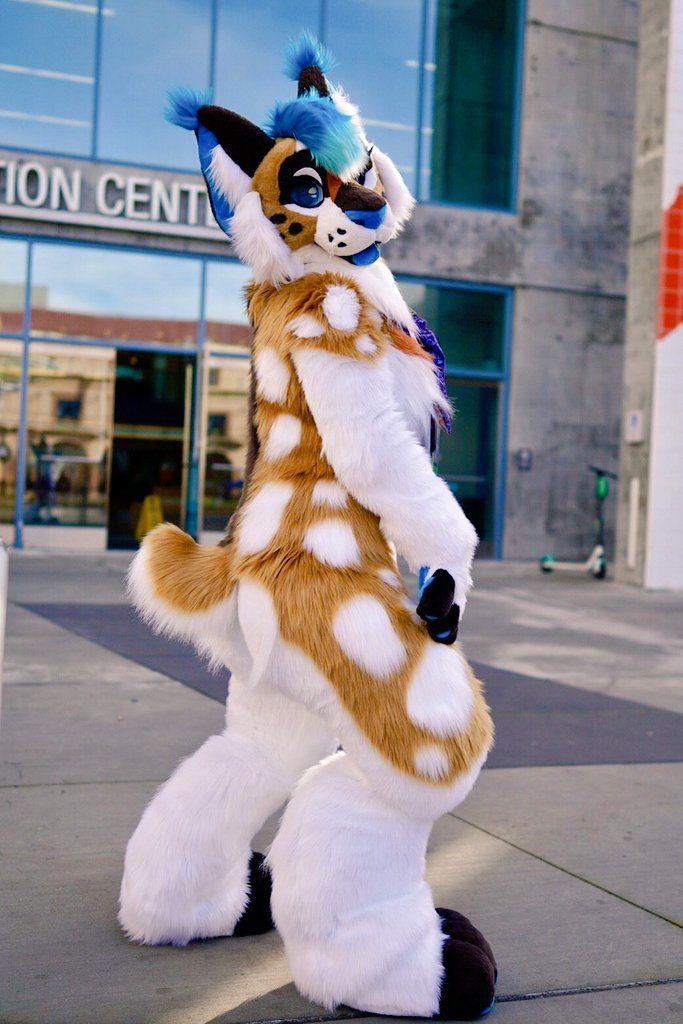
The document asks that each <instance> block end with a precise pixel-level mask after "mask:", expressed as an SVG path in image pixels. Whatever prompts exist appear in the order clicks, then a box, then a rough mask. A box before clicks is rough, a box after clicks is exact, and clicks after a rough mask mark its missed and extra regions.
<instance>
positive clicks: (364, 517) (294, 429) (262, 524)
mask: <svg viewBox="0 0 683 1024" xmlns="http://www.w3.org/2000/svg"><path fill="white" fill-rule="evenodd" d="M249 311H250V317H251V320H252V324H253V327H254V332H255V336H254V348H253V366H254V372H255V409H254V418H255V434H256V441H257V455H256V459H255V462H254V465H253V470H252V473H251V476H250V479H249V481H248V484H247V491H246V495H245V500H244V502H243V504H242V506H241V508H240V510H239V512H238V513H237V516H236V522H235V523H234V524H233V530H232V531H231V532H232V539H231V548H232V549H233V550H232V566H231V568H232V574H233V578H234V579H236V580H237V581H250V582H253V583H256V584H258V585H259V586H261V587H262V588H264V589H265V590H266V591H267V593H268V594H269V596H270V599H271V600H272V602H273V605H274V608H275V612H276V616H277V623H278V629H279V633H280V636H281V638H282V640H283V641H284V642H285V643H286V644H288V645H293V646H294V647H295V648H297V649H298V650H300V651H302V652H303V653H304V654H305V655H306V656H307V657H308V658H309V659H310V660H311V661H312V662H313V663H314V664H315V666H316V668H317V670H318V671H319V672H320V673H321V675H322V677H323V678H324V679H325V680H327V681H329V684H330V686H331V687H332V688H333V690H334V691H335V693H336V695H337V698H338V699H339V701H340V702H341V705H342V707H343V708H344V711H345V712H346V713H347V714H348V715H349V716H350V718H351V719H352V720H353V722H354V723H355V726H356V727H357V728H358V729H359V730H361V732H362V734H363V736H364V737H365V739H366V740H368V741H369V742H370V744H371V745H372V746H373V747H374V748H375V749H376V750H377V751H378V752H379V753H381V755H382V756H383V757H384V758H385V759H386V760H388V761H389V762H390V763H391V764H392V765H393V766H394V767H395V768H397V769H399V770H400V771H401V772H404V773H407V774H409V775H411V776H413V777H415V778H417V779H420V780H421V781H429V782H431V783H441V784H444V783H451V782H452V781H453V780H454V779H455V778H456V777H457V776H459V775H460V774H462V773H464V772H466V771H467V770H468V769H469V768H470V767H471V766H472V765H473V764H474V763H475V762H478V761H479V760H480V759H481V758H482V757H483V756H484V755H485V753H486V751H487V750H488V748H489V747H490V744H491V738H492V727H491V722H490V718H489V714H488V709H487V707H486V704H485V702H484V700H483V697H482V693H481V687H480V684H479V683H478V681H477V680H476V679H475V677H474V676H473V674H472V672H471V670H470V669H469V666H467V663H466V662H465V660H464V658H463V656H462V653H461V651H460V649H459V648H458V647H457V646H455V647H442V646H440V645H437V644H434V643H433V642H432V641H431V640H430V638H429V636H428V634H427V631H426V628H425V626H424V624H423V623H422V622H421V621H420V620H419V619H418V618H417V616H416V615H415V609H414V603H412V602H411V601H410V599H409V597H408V594H407V592H406V590H405V587H404V585H403V582H402V580H401V577H400V574H399V572H398V567H397V564H396V558H395V554H394V551H393V548H392V546H391V545H390V544H389V543H388V542H387V540H386V538H385V537H384V535H383V533H382V529H381V526H380V520H379V518H378V517H377V516H376V515H375V514H374V513H373V512H372V511H370V510H369V509H367V508H365V507H363V505H361V504H360V503H359V502H358V501H356V500H355V499H354V498H353V497H352V496H351V495H350V494H349V493H348V492H347V491H346V490H345V489H344V488H343V487H342V486H341V484H340V483H339V481H338V480H337V479H336V477H335V474H334V472H333V470H332V468H331V466H330V465H329V463H328V461H327V459H326V458H325V454H324V451H323V445H322V441H321V437H320V435H319V433H318V430H317V428H316V424H315V421H314V418H313V415H312V413H311V411H310V408H309V405H308V403H307V401H306V397H305V394H304V391H303V388H302V385H301V383H300V382H299V379H298V377H297V373H296V369H295V365H294V361H293V356H294V354H295V353H296V352H300V351H301V350H302V348H308V347H309V346H312V347H324V348H325V350H326V351H330V352H333V353H335V354H336V355H337V356H339V357H341V358H344V359H349V360H355V361H359V362H361V363H363V362H365V363H373V362H374V361H376V360H380V359H383V358H386V357H387V356H389V355H391V352H392V349H393V348H394V347H395V340H392V333H391V330H390V329H389V325H388V324H387V322H386V320H385V319H384V318H383V317H382V316H381V315H379V314H378V313H377V311H376V310H374V309H373V308H372V307H371V306H370V304H369V303H368V302H367V300H366V299H365V298H364V296H363V294H362V293H361V292H360V291H359V289H358V288H357V287H356V286H355V284H354V283H353V282H352V281H350V280H349V279H345V278H343V277H340V276H338V275H332V274H317V275H310V276H308V277H306V278H304V279H302V280H299V281H297V282H294V283H293V284H291V285H287V286H284V287H281V288H279V289H275V288H274V287H272V286H270V285H259V286H252V288H251V289H250V293H249ZM415 358H418V357H417V356H415ZM444 687H446V688H448V687H450V692H444V689H443V688H444ZM456 691H458V692H456ZM342 741H343V737H342Z"/></svg>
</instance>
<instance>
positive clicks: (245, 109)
mask: <svg viewBox="0 0 683 1024" xmlns="http://www.w3.org/2000/svg"><path fill="white" fill-rule="evenodd" d="M305 28H307V29H309V30H310V31H312V32H314V33H315V34H316V35H318V34H319V31H320V0H260V2H258V3H254V0H219V4H218V26H217V33H216V89H215V92H216V102H217V103H220V104H221V106H224V107H229V108H230V109H231V110H236V111H237V113H238V114H242V116H243V117H248V118H249V119H250V120H251V121H255V122H256V123H257V124H262V123H263V121H264V119H265V117H266V114H267V113H268V111H269V110H270V108H271V107H272V105H273V103H274V102H275V100H278V99H289V98H291V99H293V98H294V97H295V96H296V85H295V84H294V82H288V81H287V79H286V78H285V76H284V75H283V73H282V58H283V52H284V48H285V45H286V43H287V40H288V39H294V38H296V37H297V36H298V35H299V33H300V32H301V31H302V29H305Z"/></svg>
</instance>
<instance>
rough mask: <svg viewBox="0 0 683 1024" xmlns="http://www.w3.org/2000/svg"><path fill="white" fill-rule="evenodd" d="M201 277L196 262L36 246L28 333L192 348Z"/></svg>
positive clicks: (83, 249) (89, 249)
mask: <svg viewBox="0 0 683 1024" xmlns="http://www.w3.org/2000/svg"><path fill="white" fill-rule="evenodd" d="M199 278H200V263H199V260H192V259H177V258H174V257H170V256H157V255H152V254H147V253H127V252H117V251H114V250H108V249H99V248H90V247H88V246H61V245H36V246H35V248H34V259H33V282H32V288H31V302H32V309H31V332H32V333H33V334H34V335H35V334H39V335H42V336H45V335H48V336H51V337H60V336H61V337H64V336H68V337H74V338H103V339H111V340H118V341H149V342H156V343H157V344H164V345H179V346H183V345H185V346H189V345H194V344H195V343H196V340H197V318H198V316H199Z"/></svg>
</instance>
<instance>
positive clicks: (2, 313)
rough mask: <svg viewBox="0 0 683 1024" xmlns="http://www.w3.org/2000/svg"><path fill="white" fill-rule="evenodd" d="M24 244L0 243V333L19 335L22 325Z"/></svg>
mask: <svg viewBox="0 0 683 1024" xmlns="http://www.w3.org/2000/svg"><path fill="white" fill-rule="evenodd" d="M27 253H28V246H27V245H26V244H25V242H0V331H2V332H3V333H5V334H19V333H20V332H21V331H22V329H23V324H24V295H25V292H26V256H27Z"/></svg>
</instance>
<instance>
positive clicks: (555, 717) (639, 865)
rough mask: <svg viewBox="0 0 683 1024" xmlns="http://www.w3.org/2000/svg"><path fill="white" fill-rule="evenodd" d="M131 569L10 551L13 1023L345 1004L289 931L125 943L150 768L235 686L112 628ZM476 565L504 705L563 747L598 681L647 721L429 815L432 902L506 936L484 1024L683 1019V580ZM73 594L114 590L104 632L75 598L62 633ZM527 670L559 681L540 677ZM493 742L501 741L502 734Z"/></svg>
mask: <svg viewBox="0 0 683 1024" xmlns="http://www.w3.org/2000/svg"><path fill="white" fill-rule="evenodd" d="M126 564H127V557H125V556H122V555H107V556H82V557H73V556H72V557H64V556H39V555H34V554H23V555H18V556H14V557H13V560H12V566H11V592H10V596H11V607H10V614H9V634H8V641H7V657H6V668H5V691H4V694H3V723H2V736H1V745H0V755H1V757H2V764H1V765H0V772H1V774H0V782H1V783H2V800H3V805H4V807H3V811H4V813H3V815H2V843H1V851H2V859H1V860H0V875H1V877H0V886H1V888H2V892H1V894H0V898H1V899H2V906H3V908H4V909H5V913H4V914H3V915H2V919H1V920H0V956H2V963H3V969H2V971H1V972H0V974H1V978H0V1022H2V1024H29V1022H31V1024H47V1022H49V1024H67V1022H68V1024H79V1022H83V1024H86V1022H87V1024H95V1022H97V1024H99V1022H103V1024H209V1022H211V1024H219V1022H225V1024H227V1022H236V1021H240V1022H246V1021H275V1020H278V1021H281V1020H290V1019H292V1020H293V1019H301V1018H305V1019H307V1020H308V1019H310V1020H319V1019H329V1016H330V1015H327V1014H321V1011H320V1010H319V1008H317V1007H315V1006H313V1005H311V1004H309V1003H307V1002H306V1001H305V1000H303V999H301V997H299V996H298V994H297V993H296V991H295V990H294V988H293V986H292V985H291V982H290V977H289V973H288V970H287V965H286V961H285V958H284V955H283V952H282V945H281V942H280V940H279V938H278V937H277V935H275V934H271V935H267V936H261V937H255V938H249V939H240V940H230V939H227V940H216V941H212V942H208V943H196V944H194V945H192V946H190V947H188V948H187V949H185V950H175V949H169V948H157V949H148V948H141V947H135V946H132V945H130V944H129V943H127V942H126V941H125V940H124V938H123V936H122V935H121V934H120V932H119V930H118V927H117V924H116V897H117V891H118V885H119V880H120V873H121V864H122V858H123V850H124V847H125V843H126V840H127V838H128V836H129V835H130V833H131V831H132V829H133V828H134V826H135V824H136V822H137V819H138V817H139V815H140V812H141V810H142V808H143V806H144V804H145V802H146V801H147V800H148V799H149V797H150V796H151V794H152V793H153V791H154V789H155V787H156V785H157V784H158V783H159V782H160V781H162V780H163V779H164V778H165V777H166V776H167V775H168V773H169V772H170V771H171V770H172V768H173V766H174V765H175V764H176V763H177V761H178V760H179V759H180V758H181V757H182V756H184V755H186V754H188V753H190V752H192V750H193V749H194V748H195V747H197V746H198V745H199V744H200V743H201V742H202V741H203V740H204V739H205V737H206V736H207V735H209V734H210V733H212V732H217V731H220V729H221V727H222V719H223V712H222V708H221V706H220V703H218V702H217V701H216V700H211V699H209V698H208V697H207V696H205V695H204V694H202V693H200V692H197V690H195V689H192V688H190V686H191V683H190V684H189V685H184V683H183V682H181V681H179V679H185V678H186V677H187V673H186V672H184V671H183V670H182V665H181V663H182V662H183V661H184V660H186V659H187V653H186V652H185V651H184V650H183V649H178V652H177V662H178V666H179V668H178V671H176V667H175V666H171V667H169V662H168V660H165V661H163V663H162V662H159V664H160V665H162V667H163V668H164V671H163V672H162V671H158V670H155V668H154V667H150V663H149V662H150V658H147V659H143V658H142V656H141V654H140V653H139V651H138V649H137V648H135V647H131V648H130V650H129V651H128V656H123V654H122V653H120V651H121V650H126V649H127V648H125V645H124V646H122V638H121V637H118V638H117V637H107V636H106V633H107V621H108V619H113V617H112V616H111V615H110V614H109V612H108V611H107V609H108V608H110V607H111V606H113V605H117V604H120V603H122V602H123V601H124V600H125V599H124V596H123V576H124V572H125V567H126ZM476 575H477V589H476V591H475V593H474V594H473V596H472V599H471V602H470V605H469V607H468V610H467V614H466V617H465V620H464V624H463V629H462V637H461V638H462V641H463V644H464V646H465V649H466V652H467V654H468V656H469V657H470V658H471V659H473V660H476V661H477V662H481V663H482V665H483V666H484V667H486V666H493V667H495V668H498V669H506V670H508V672H511V673H516V674H517V675H509V676H508V675H505V674H501V676H500V680H502V682H501V681H499V682H497V683H496V687H497V690H496V694H497V700H498V699H499V698H500V693H501V692H502V691H504V690H505V687H506V686H507V694H506V700H507V701H508V704H507V705H506V706H507V708H508V710H507V711H506V712H505V714H506V715H507V716H508V719H510V720H511V719H512V718H513V717H514V715H515V714H516V715H517V716H518V718H519V723H518V724H519V726H520V727H522V726H523V727H524V728H525V729H526V730H527V732H528V735H529V736H530V737H533V736H534V735H535V733H536V732H538V730H539V729H540V728H542V729H543V730H544V731H545V732H548V730H550V732H551V734H552V731H553V730H554V729H555V728H557V729H559V728H560V727H561V728H562V729H563V730H564V732H563V737H564V740H563V742H564V743H565V745H566V730H567V722H568V721H569V723H570V726H571V727H572V728H575V729H576V731H577V744H578V745H579V746H580V745H581V740H582V736H581V735H580V734H581V732H582V731H583V730H584V729H585V728H586V716H585V715H584V717H581V716H574V717H572V714H573V712H572V714H569V712H567V711H566V709H565V705H566V707H573V703H572V702H574V703H576V701H577V700H578V705H580V706H582V707H583V706H584V705H583V704H581V700H582V699H583V698H582V695H584V696H585V695H590V694H593V695H595V697H596V700H597V698H598V697H599V698H600V699H599V702H598V703H596V704H595V708H596V711H595V714H596V715H602V716H603V719H601V720H602V721H605V722H607V720H608V719H610V720H612V719H613V717H614V716H615V715H618V714H619V712H620V709H621V708H627V707H628V708H630V709H631V711H632V718H633V717H635V718H636V719H637V717H638V708H640V709H641V712H642V715H643V719H642V721H643V722H647V723H650V722H652V723H653V724H652V729H650V728H649V726H648V728H645V729H644V730H643V731H642V732H641V733H638V732H635V733H634V736H636V740H634V743H633V747H632V749H631V750H629V751H628V752H627V753H628V755H629V756H624V755H623V753H620V754H619V763H609V757H608V758H604V757H602V758H598V752H597V751H596V760H600V761H601V762H602V763H590V758H589V757H587V756H586V753H585V752H586V750H588V751H589V752H590V749H591V748H590V746H589V745H588V746H587V745H586V744H585V743H584V744H583V746H582V748H581V749H582V751H583V753H582V755H581V757H580V758H577V762H578V763H566V758H564V760H562V759H560V758H559V757H558V758H554V757H553V744H552V743H548V742H546V743H545V745H544V746H543V753H542V756H539V755H538V754H537V755H536V756H535V758H530V759H525V758H524V757H523V756H520V754H519V746H517V747H515V751H516V753H515V754H514V756H513V755H512V754H511V755H510V757H511V760H509V763H511V764H515V765H517V766H516V767H505V768H489V769H487V770H486V771H485V772H483V773H482V776H481V779H480V781H479V783H478V785H477V787H476V788H475V790H474V793H473V795H472V796H471V797H470V798H469V799H468V800H467V801H466V802H465V804H463V805H462V806H461V807H460V808H458V811H457V812H456V814H454V815H450V816H447V817H446V818H444V819H443V820H442V821H441V822H439V824H438V825H437V827H436V829H435V831H434V835H433V839H432V843H431V852H430V857H429V868H428V874H429V879H430V882H431V883H432V886H433V889H434V894H435V898H436V900H437V903H439V904H444V905H450V906H453V907H456V908H457V909H459V910H462V911H463V912H464V913H466V914H468V915H469V916H471V917H472V918H473V919H474V920H475V922H476V923H477V924H479V925H480V926H481V928H482V929H483V930H484V931H485V932H486V933H487V935H488V937H489V939H490V941H491V943H492V945H493V947H494V950H495V952H496V954H497V957H498V960H499V967H500V981H499V1003H498V1005H497V1007H496V1009H495V1011H494V1014H493V1015H492V1017H491V1018H489V1019H490V1020H492V1021H500V1022H501V1024H504V1022H515V1024H522V1022H525V1024H535V1022H536V1021H538V1022H539V1024H540V1022H541V1021H543V1022H544V1024H554V1022H563V1024H591V1022H593V1021H596V1022H597V1021H598V1020H599V1021H600V1022H601V1024H602V1022H603V1021H605V1020H613V1021H622V1020H629V1021H633V1022H638V1024H646V1022H653V1024H654V1022H657V1024H673V1022H674V1021H678V1020H680V1019H681V1015H682V1013H683V987H681V986H680V985H679V984H676V981H677V980H682V979H683V969H682V966H681V965H682V961H683V940H682V933H681V930H680V927H679V926H678V925H677V923H676V922H680V921H681V919H682V918H683V905H682V893H681V885H680V860H681V856H680V850H681V846H682V841H683V828H682V827H681V815H680V794H681V791H682V790H683V786H682V783H683V770H682V769H681V763H680V762H681V761H683V730H682V731H681V743H680V746H679V749H678V753H677V755H676V754H675V752H674V753H672V745H671V738H670V737H671V732H670V728H671V722H672V716H673V714H674V713H678V714H680V713H681V711H683V694H682V690H683V687H682V686H681V678H682V677H683V637H682V633H683V630H682V629H681V624H682V622H683V597H682V596H671V595H661V594H642V593H640V592H637V591H631V590H626V589H624V588H621V587H617V586H616V585H614V584H612V583H604V584H601V583H596V582H594V581H591V580H590V579H585V580H584V579H582V578H577V579H573V578H571V579H570V578H559V577H550V578H544V577H541V576H540V574H538V572H537V570H536V569H535V568H534V567H531V566H515V565H512V566H511V565H495V564H491V563H489V564H486V563H482V564H479V565H478V566H477V574H476ZM45 605H52V606H54V609H53V610H54V615H53V614H51V613H50V614H49V611H50V610H49V609H46V608H45V607H44V606H45ZM67 605H68V606H70V608H69V615H71V614H72V609H76V608H77V607H78V606H83V607H84V608H85V607H87V608H89V609H90V610H92V607H93V606H94V605H100V606H101V607H102V610H103V612H104V613H105V614H104V615H103V617H102V623H101V629H102V639H101V642H95V641H94V640H93V639H88V638H87V635H82V634H83V630H81V631H80V634H81V635H79V631H78V630H77V628H76V625H75V622H76V618H77V616H75V614H74V625H73V627H71V628H70V619H69V616H66V617H65V616H64V615H62V616H61V617H60V615H59V609H60V606H61V607H62V609H63V608H64V607H66V606H67ZM37 606H41V608H42V612H41V614H37V612H36V611H35V610H31V609H35V608H36V607H37ZM57 622H61V623H62V624H57ZM124 639H125V638H124ZM151 660H152V661H153V659H151ZM483 674H484V678H486V675H485V673H483ZM529 677H532V678H533V679H534V680H543V679H550V680H554V681H555V682H556V683H560V684H562V686H561V687H552V686H551V685H550V684H548V686H547V687H546V689H545V690H542V689H539V685H540V684H537V683H535V682H534V685H533V686H531V685H530V684H529V685H526V684H525V682H524V680H525V679H526V680H528V679H529ZM517 686H518V688H516V687H517ZM546 692H547V694H548V698H547V701H546V700H545V698H544V696H543V694H544V693H546ZM539 693H540V694H541V698H540V699H539V697H538V695H539ZM558 695H559V697H558ZM562 695H566V700H562V699H560V698H562ZM579 698H581V700H579ZM517 699H518V700H519V707H517V705H516V703H515V702H516V701H517ZM532 699H533V701H537V702H538V705H539V706H538V707H537V706H536V705H535V704H533V703H530V701H531V700H532ZM553 702H555V705H556V706H554V707H550V705H551V704H553ZM627 702H629V703H627ZM546 704H547V705H548V706H543V707H541V705H546ZM578 705H577V706H578ZM585 706H586V707H587V708H588V709H589V712H588V714H589V715H590V707H591V706H592V705H590V704H588V705H585ZM495 708H496V703H495V702H494V711H495ZM633 709H635V711H634V710H633ZM568 715H569V717H568ZM652 715H654V717H647V716H652ZM630 720H631V719H630ZM681 721H682V722H683V719H681ZM660 723H661V725H662V728H663V729H664V727H666V729H667V730H669V731H668V732H666V735H667V736H668V737H669V739H668V740H667V746H666V757H667V760H665V761H661V762H660V763H658V762H657V759H656V757H653V756H652V753H651V752H650V753H648V755H647V763H646V762H645V761H644V760H643V758H644V756H645V755H644V754H641V750H646V749H647V740H648V737H647V735H646V733H647V732H652V731H654V733H655V735H654V737H651V738H650V739H653V740H654V742H655V743H656V742H657V738H658V735H659V734H658V732H657V730H658V729H659V728H660ZM664 734H665V733H664V732H662V735H664ZM507 735H509V736H512V735H513V731H512V730H511V731H510V732H509V733H508V734H507ZM515 735H517V734H515ZM546 740H547V737H546ZM499 742H500V743H501V744H503V745H505V744H506V743H507V742H508V740H507V739H506V732H505V730H504V729H503V728H502V727H501V730H500V740H499ZM558 746H559V741H558ZM515 758H516V760H515ZM275 826H276V822H275V821H272V822H269V823H268V825H267V827H266V828H265V829H264V834H263V835H262V836H261V837H260V844H259V845H260V848H261V849H263V848H264V846H265V845H266V844H267V843H268V841H269V839H270V838H272V835H273V832H274V828H275ZM338 1016H344V1014H343V1013H342V1014H340V1015H338Z"/></svg>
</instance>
